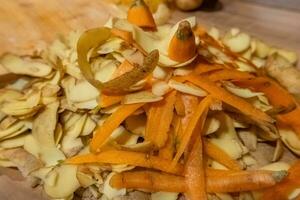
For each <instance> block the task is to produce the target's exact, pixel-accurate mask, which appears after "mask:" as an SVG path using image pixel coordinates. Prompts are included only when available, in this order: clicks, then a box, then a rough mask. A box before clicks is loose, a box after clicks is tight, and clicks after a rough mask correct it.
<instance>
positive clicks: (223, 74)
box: [208, 69, 254, 81]
mask: <svg viewBox="0 0 300 200" xmlns="http://www.w3.org/2000/svg"><path fill="white" fill-rule="evenodd" d="M208 78H209V79H210V80H211V81H227V80H245V79H250V78H254V76H253V75H252V74H250V73H247V72H241V71H238V70H235V69H223V70H219V71H216V72H213V73H211V74H210V75H209V76H208Z"/></svg>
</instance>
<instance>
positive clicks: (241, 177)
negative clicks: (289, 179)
mask: <svg viewBox="0 0 300 200" xmlns="http://www.w3.org/2000/svg"><path fill="white" fill-rule="evenodd" d="M286 175H287V172H286V171H266V170H257V171H240V172H231V171H230V172H225V170H224V175H223V176H206V186H207V187H206V189H207V192H210V193H213V192H221V193H223V192H244V191H251V190H260V189H264V188H270V194H271V193H272V197H275V196H276V192H275V191H274V190H271V189H272V188H274V187H272V186H274V185H275V187H277V186H279V185H282V184H281V183H280V181H282V180H283V179H284V177H285V176H286ZM284 182H285V181H284V180H283V181H282V183H284ZM110 184H111V186H112V187H114V188H117V189H120V188H127V189H146V190H150V191H153V192H154V191H166V192H180V193H184V192H186V191H187V190H188V189H187V187H186V184H185V181H184V177H182V176H175V175H170V174H164V173H160V172H154V171H131V172H130V171H129V172H122V173H120V174H116V175H114V176H113V177H112V179H111V181H110ZM278 188H279V187H278ZM263 199H266V198H263ZM269 199H273V198H269ZM283 199H286V198H281V199H280V198H275V199H274V200H283Z"/></svg>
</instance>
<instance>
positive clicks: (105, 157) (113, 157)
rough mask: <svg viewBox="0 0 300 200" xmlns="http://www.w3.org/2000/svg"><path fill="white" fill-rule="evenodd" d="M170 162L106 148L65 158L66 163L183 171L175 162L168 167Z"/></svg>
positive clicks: (178, 172)
mask: <svg viewBox="0 0 300 200" xmlns="http://www.w3.org/2000/svg"><path fill="white" fill-rule="evenodd" d="M171 162H172V161H170V160H166V159H163V158H160V157H158V156H153V155H150V154H145V153H139V152H131V151H121V150H107V151H103V152H100V153H98V154H87V155H78V156H75V157H72V158H70V159H68V160H66V163H67V164H88V163H100V164H101V163H107V164H128V165H133V166H139V167H145V168H152V169H157V170H161V171H164V172H168V173H172V174H178V175H181V174H182V173H183V165H181V164H177V165H175V167H174V168H172V169H171V168H170V167H169V166H170V165H171Z"/></svg>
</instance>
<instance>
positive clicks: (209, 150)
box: [203, 140, 242, 170]
mask: <svg viewBox="0 0 300 200" xmlns="http://www.w3.org/2000/svg"><path fill="white" fill-rule="evenodd" d="M203 146H204V151H205V153H206V154H207V155H208V156H209V157H210V158H212V159H214V160H215V161H217V162H219V163H221V164H222V165H224V166H226V167H228V169H231V170H241V169H242V168H241V166H240V164H239V163H238V162H237V161H236V160H234V159H232V158H231V157H230V156H229V155H228V154H227V153H226V152H224V151H223V150H222V149H220V148H219V147H218V146H216V145H215V144H213V143H212V142H210V141H208V140H206V141H205V142H204V145H203Z"/></svg>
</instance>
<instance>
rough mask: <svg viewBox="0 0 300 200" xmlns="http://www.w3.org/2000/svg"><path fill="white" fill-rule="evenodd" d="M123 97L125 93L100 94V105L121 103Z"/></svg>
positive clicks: (105, 106) (104, 106)
mask: <svg viewBox="0 0 300 200" xmlns="http://www.w3.org/2000/svg"><path fill="white" fill-rule="evenodd" d="M123 98H124V96H123V95H106V94H101V95H100V100H99V106H100V107H101V108H107V107H109V106H112V105H114V104H117V103H120V102H121V101H122V99H123Z"/></svg>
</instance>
